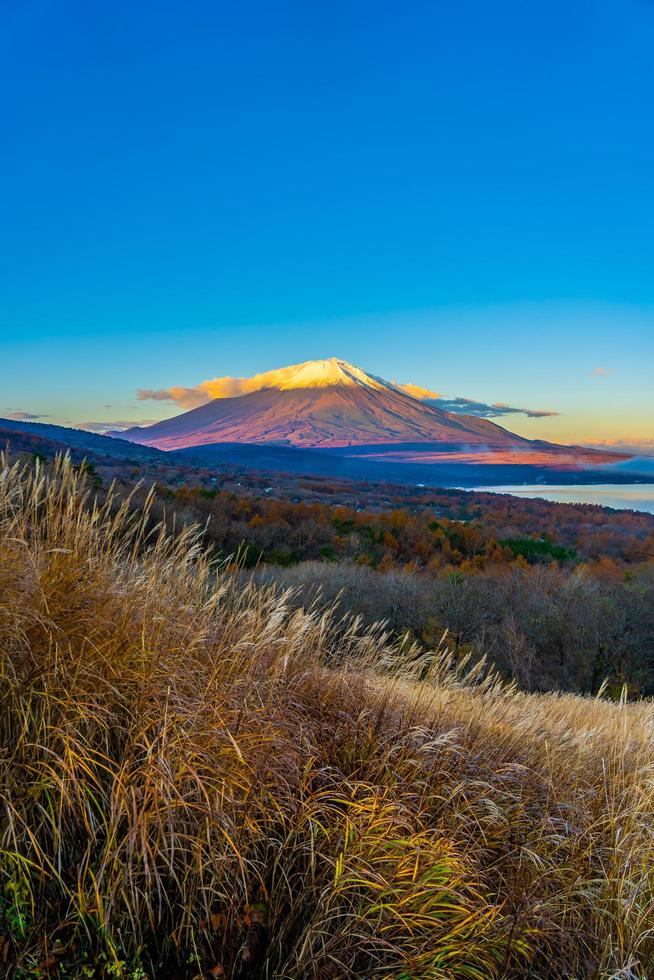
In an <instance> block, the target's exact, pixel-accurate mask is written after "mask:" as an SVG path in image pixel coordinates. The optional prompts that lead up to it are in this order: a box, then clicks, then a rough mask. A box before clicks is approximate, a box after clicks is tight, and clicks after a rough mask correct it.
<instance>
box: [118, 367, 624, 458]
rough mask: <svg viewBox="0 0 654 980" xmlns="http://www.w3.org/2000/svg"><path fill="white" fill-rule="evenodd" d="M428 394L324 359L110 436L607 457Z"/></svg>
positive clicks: (175, 445)
mask: <svg viewBox="0 0 654 980" xmlns="http://www.w3.org/2000/svg"><path fill="white" fill-rule="evenodd" d="M227 390H229V389H227ZM430 395H433V396H434V399H435V398H436V397H437V396H436V395H435V393H432V392H425V391H423V390H422V389H417V388H414V387H413V386H410V385H405V386H399V385H397V384H395V383H393V382H390V381H385V380H384V379H383V378H379V377H375V376H374V375H371V374H368V373H367V372H366V371H364V370H362V369H361V368H359V367H356V366H355V365H353V364H350V363H348V362H347V361H344V360H340V359H338V358H335V357H332V358H327V359H325V360H316V361H307V362H305V363H303V364H297V365H291V366H288V367H284V368H280V369H278V370H275V371H268V372H265V373H263V374H259V375H255V376H254V377H253V378H249V379H240V380H239V388H238V391H237V393H235V394H227V395H224V396H221V397H216V398H213V399H212V400H211V401H209V402H207V403H206V404H203V405H200V406H199V407H198V408H194V409H192V410H191V411H188V412H184V413H183V414H181V415H177V416H175V417H174V418H171V419H167V420H165V421H162V422H158V423H156V424H155V425H152V426H149V427H147V428H139V427H135V428H133V429H128V430H127V431H126V432H123V433H121V434H120V437H121V438H123V439H129V440H131V441H134V442H139V443H142V444H145V445H149V446H155V447H157V448H158V449H165V450H173V449H184V448H189V447H194V446H208V445H214V444H217V443H256V444H270V445H276V446H287V447H296V448H304V449H323V450H339V449H342V450H349V451H350V452H351V451H352V450H353V449H355V448H356V447H368V451H370V450H371V449H372V447H375V449H376V451H377V453H379V452H382V453H383V452H384V451H388V452H393V451H395V454H397V452H399V451H400V447H405V451H406V447H413V449H412V451H414V452H419V453H427V452H428V451H429V452H431V453H432V454H434V455H435V457H438V458H439V459H441V460H442V459H443V458H445V457H446V456H447V455H448V454H451V455H452V456H453V458H456V457H458V458H459V459H461V454H462V453H463V454H465V455H466V457H468V456H471V455H472V456H473V457H474V455H475V454H479V455H480V458H481V456H483V457H484V458H485V459H488V458H489V456H490V457H494V458H496V459H497V460H498V461H499V460H500V459H503V458H504V459H512V458H514V457H515V458H517V457H519V458H520V459H521V460H523V459H525V458H528V457H529V456H530V455H532V454H537V455H538V457H539V463H540V465H542V460H543V458H544V457H549V456H556V457H557V458H558V460H559V463H561V464H563V456H566V457H567V458H569V459H572V461H573V462H574V461H576V459H577V458H578V457H579V456H580V455H581V456H590V457H592V458H593V459H594V460H598V461H599V456H600V455H607V454H593V453H592V452H589V451H588V450H582V449H578V450H577V448H576V447H575V449H574V452H571V450H570V447H558V446H554V445H550V444H548V443H544V442H534V441H532V440H529V439H524V438H522V437H521V436H517V435H515V434H514V433H512V432H508V431H507V430H506V429H503V428H502V427H501V426H499V425H497V424H495V423H494V422H491V421H489V420H488V419H484V418H479V417H476V416H473V415H464V414H459V413H457V414H455V413H452V412H447V411H444V410H443V409H441V408H438V407H437V405H436V404H434V401H432V400H430V399H429V398H427V397H426V396H430ZM425 458H426V457H425Z"/></svg>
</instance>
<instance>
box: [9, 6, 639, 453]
mask: <svg viewBox="0 0 654 980" xmlns="http://www.w3.org/2000/svg"><path fill="white" fill-rule="evenodd" d="M653 38H654V3H652V2H650V0H592V2H591V0H587V2H582V0H564V2H559V0H547V2H529V3H525V2H524V0H511V2H509V0H497V2H495V3H488V2H487V0H483V2H482V0H451V2H439V0H430V2H412V0H402V2H394V3H388V2H383V0H376V2H366V0H361V2H356V0H355V2H352V0H349V2H347V3H345V2H344V3H341V2H334V0H330V2H329V3H320V2H316V3H306V2H302V3H300V2H293V3H290V2H278V3H270V2H256V3H254V2H251V3H247V2H240V3H237V2H233V3H232V2H219V3H215V2H211V3H209V2H199V0H198V2H193V3H182V2H181V0H177V2H175V3H172V2H167V0H156V2H155V0H152V2H147V0H129V2H123V0H111V2H109V0H106V2H102V0H96V2H93V3H89V2H73V0H68V2H67V0H2V2H1V3H0V84H1V86H2V105H3V110H2V137H1V138H2V153H1V154H0V180H1V186H2V213H1V220H2V230H3V233H2V236H1V239H0V357H1V359H2V366H3V371H2V385H1V388H0V414H3V413H4V414H6V413H8V412H10V411H14V412H15V411H29V412H33V413H35V414H37V413H46V414H48V415H50V416H52V418H53V419H55V420H62V421H74V422H75V421H76V422H81V421H86V420H93V419H96V420H97V419H101V420H104V419H106V420H109V419H142V418H159V417H162V415H165V414H170V413H172V412H173V411H174V410H175V409H174V406H171V405H166V404H162V403H147V402H137V401H136V399H135V391H136V389H137V388H139V387H151V388H160V387H166V386H169V385H174V384H180V385H194V384H197V383H198V382H201V381H202V380H204V379H206V378H211V377H214V376H216V375H223V374H233V375H244V374H251V373H254V372H255V371H261V370H265V369H267V368H272V367H277V366H280V365H282V364H285V363H289V362H290V363H292V362H295V361H302V360H306V359H309V358H314V357H323V356H328V355H331V354H336V355H338V356H342V357H345V358H347V359H348V360H351V361H354V362H355V363H359V364H361V365H362V366H363V367H365V368H366V369H368V370H371V371H372V372H373V373H376V374H379V375H383V376H385V377H390V378H397V379H398V380H401V381H413V382H416V383H419V384H422V385H425V386H428V387H431V388H435V389H436V390H437V391H439V392H443V393H445V394H447V395H448V396H466V397H470V398H478V399H482V400H485V401H503V402H509V403H511V404H517V405H528V406H529V407H534V408H545V409H556V410H558V411H560V412H562V413H563V414H562V415H561V416H560V417H559V418H555V419H525V418H523V417H519V416H515V417H511V419H508V420H506V424H510V425H511V427H512V428H516V429H519V430H520V431H522V432H524V433H526V434H533V435H546V436H549V437H554V438H556V437H560V438H563V437H564V436H565V437H569V438H570V439H572V438H573V436H574V437H576V436H578V437H579V438H582V439H591V438H597V439H603V438H618V439H619V438H625V439H639V440H641V441H644V440H647V439H648V438H650V437H652V438H653V439H654V396H653V395H652V390H653V389H654V385H652V374H653V372H654V112H653V111H652V106H653V105H654V72H653V71H652V39H653ZM598 368H601V369H603V370H602V371H601V372H599V373H597V369H598ZM593 372H596V373H595V374H593ZM108 405H111V408H107V407H105V406H108Z"/></svg>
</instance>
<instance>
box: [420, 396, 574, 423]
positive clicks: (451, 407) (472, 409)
mask: <svg viewBox="0 0 654 980" xmlns="http://www.w3.org/2000/svg"><path fill="white" fill-rule="evenodd" d="M430 404H432V405H435V406H436V407H437V408H442V409H443V411H445V412H453V413H455V414H456V415H476V416H477V417H478V418H483V419H495V418H501V417H502V416H503V415H526V416H527V418H530V419H544V418H551V417H552V416H553V415H558V414H559V412H553V411H551V410H550V409H545V408H519V407H518V406H517V405H506V404H505V403H504V402H494V403H493V404H492V405H488V404H487V403H486V402H479V401H475V400H474V399H472V398H438V399H436V400H430Z"/></svg>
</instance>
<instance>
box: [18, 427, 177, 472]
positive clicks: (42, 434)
mask: <svg viewBox="0 0 654 980" xmlns="http://www.w3.org/2000/svg"><path fill="white" fill-rule="evenodd" d="M19 433H20V434H22V435H24V436H25V437H26V438H27V439H32V440H33V441H34V444H35V445H36V440H42V441H43V442H44V443H48V444H52V446H51V448H57V449H60V450H66V449H77V450H80V451H86V452H92V453H95V454H98V455H100V456H110V457H111V458H113V459H124V460H128V459H129V460H134V461H135V462H138V461H139V460H167V459H168V458H169V457H168V456H167V454H165V453H163V452H162V451H161V450H159V449H156V448H154V447H151V446H143V445H140V444H137V443H133V442H127V441H126V440H124V439H119V438H111V437H109V436H102V435H98V434H97V433H95V432H87V431H86V430H85V429H73V428H70V427H68V426H65V425H50V424H49V423H46V422H20V421H16V420H14V419H3V418H0V446H2V445H3V444H4V443H5V442H6V441H7V440H8V439H13V440H15V439H16V437H17V435H18V434H19Z"/></svg>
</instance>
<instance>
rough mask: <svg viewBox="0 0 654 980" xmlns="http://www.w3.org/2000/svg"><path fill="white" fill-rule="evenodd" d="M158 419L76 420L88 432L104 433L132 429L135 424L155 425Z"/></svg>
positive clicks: (76, 425)
mask: <svg viewBox="0 0 654 980" xmlns="http://www.w3.org/2000/svg"><path fill="white" fill-rule="evenodd" d="M156 421H157V419H129V420H124V419H123V420H121V421H114V422H76V423H75V427H76V428H77V429H85V430H86V431H87V432H97V433H99V434H100V435H103V434H104V433H105V432H123V431H124V430H125V429H131V428H132V427H133V426H135V425H140V426H147V425H154V423H155V422H156Z"/></svg>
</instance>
